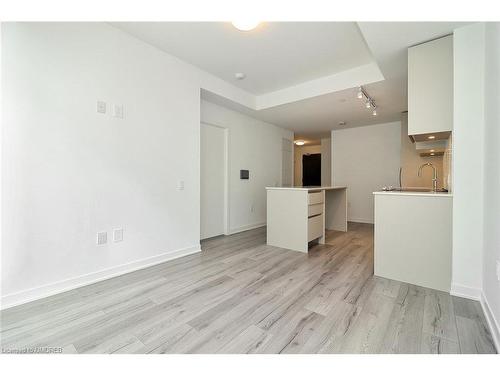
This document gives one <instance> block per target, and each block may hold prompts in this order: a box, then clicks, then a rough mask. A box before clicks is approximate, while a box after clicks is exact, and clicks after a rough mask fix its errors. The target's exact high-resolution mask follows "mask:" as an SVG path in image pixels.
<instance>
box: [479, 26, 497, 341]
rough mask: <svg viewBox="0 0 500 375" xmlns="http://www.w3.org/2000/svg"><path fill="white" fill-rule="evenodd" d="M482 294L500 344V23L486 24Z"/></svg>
mask: <svg viewBox="0 0 500 375" xmlns="http://www.w3.org/2000/svg"><path fill="white" fill-rule="evenodd" d="M485 47H486V56H485V57H486V61H485V63H486V64H485V77H486V87H485V94H486V95H485V137H484V138H485V145H484V253H483V298H484V299H485V300H486V303H487V304H488V307H489V309H490V311H491V312H492V315H493V316H494V320H496V340H497V347H498V346H499V345H500V336H499V333H500V281H499V280H498V279H497V275H496V270H495V266H496V264H497V262H500V230H499V229H500V195H499V192H500V148H499V145H500V107H499V106H498V103H500V24H499V23H491V24H487V26H486V45H485Z"/></svg>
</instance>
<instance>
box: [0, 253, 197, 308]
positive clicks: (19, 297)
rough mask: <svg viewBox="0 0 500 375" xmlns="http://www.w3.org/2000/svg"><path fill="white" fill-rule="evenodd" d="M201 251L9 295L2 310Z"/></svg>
mask: <svg viewBox="0 0 500 375" xmlns="http://www.w3.org/2000/svg"><path fill="white" fill-rule="evenodd" d="M200 251H201V247H200V245H196V246H191V247H186V248H183V249H178V250H174V251H169V252H168V253H163V254H160V255H155V256H152V257H149V258H145V259H140V260H137V261H133V262H130V263H125V264H121V265H119V266H115V267H110V268H106V269H104V270H100V271H97V272H91V273H88V274H85V275H81V276H77V277H74V278H70V279H66V280H61V281H57V282H55V283H51V284H46V285H43V286H40V287H36V288H31V289H26V290H23V291H20V292H16V293H12V294H7V295H5V296H2V299H1V301H2V303H1V307H0V310H5V309H8V308H9V307H14V306H18V305H22V304H25V303H28V302H32V301H36V300H39V299H42V298H46V297H50V296H53V295H56V294H59V293H63V292H67V291H69V290H72V289H76V288H80V287H82V286H86V285H90V284H94V283H97V282H99V281H103V280H107V279H111V278H113V277H116V276H120V275H124V274H126V273H130V272H134V271H138V270H140V269H143V268H147V267H151V266H155V265H157V264H160V263H164V262H167V261H169V260H173V259H176V258H180V257H183V256H186V255H191V254H195V253H198V252H200Z"/></svg>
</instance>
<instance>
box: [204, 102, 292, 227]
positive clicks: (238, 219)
mask: <svg viewBox="0 0 500 375" xmlns="http://www.w3.org/2000/svg"><path fill="white" fill-rule="evenodd" d="M201 119H202V122H205V123H208V124H213V125H217V126H221V127H224V128H227V129H229V155H228V156H229V230H230V232H234V231H239V230H243V229H248V228H252V227H255V226H258V225H262V224H264V223H265V222H266V190H265V187H266V186H276V185H281V176H282V175H281V158H282V152H281V148H282V139H283V138H287V139H290V140H291V141H293V132H291V131H289V130H285V129H282V128H279V127H277V126H274V125H272V124H269V123H266V122H263V121H260V120H257V119H254V118H252V117H249V116H246V115H244V114H241V113H239V112H236V111H233V110H230V109H227V108H225V107H221V106H219V105H216V104H213V103H211V102H207V101H205V100H202V102H201ZM240 169H248V170H249V171H250V179H248V180H240ZM252 207H253V210H252Z"/></svg>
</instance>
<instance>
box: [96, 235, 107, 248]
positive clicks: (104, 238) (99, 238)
mask: <svg viewBox="0 0 500 375" xmlns="http://www.w3.org/2000/svg"><path fill="white" fill-rule="evenodd" d="M106 242H108V233H107V232H98V233H97V244H98V245H104V244H105V243H106Z"/></svg>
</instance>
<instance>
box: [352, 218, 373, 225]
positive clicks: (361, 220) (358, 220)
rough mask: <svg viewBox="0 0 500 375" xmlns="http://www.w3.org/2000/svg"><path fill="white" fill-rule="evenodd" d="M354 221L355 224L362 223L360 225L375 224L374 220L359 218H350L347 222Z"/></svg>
mask: <svg viewBox="0 0 500 375" xmlns="http://www.w3.org/2000/svg"><path fill="white" fill-rule="evenodd" d="M349 221H352V222H353V223H360V224H373V220H370V219H359V218H349V219H348V220H347V222H349Z"/></svg>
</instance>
